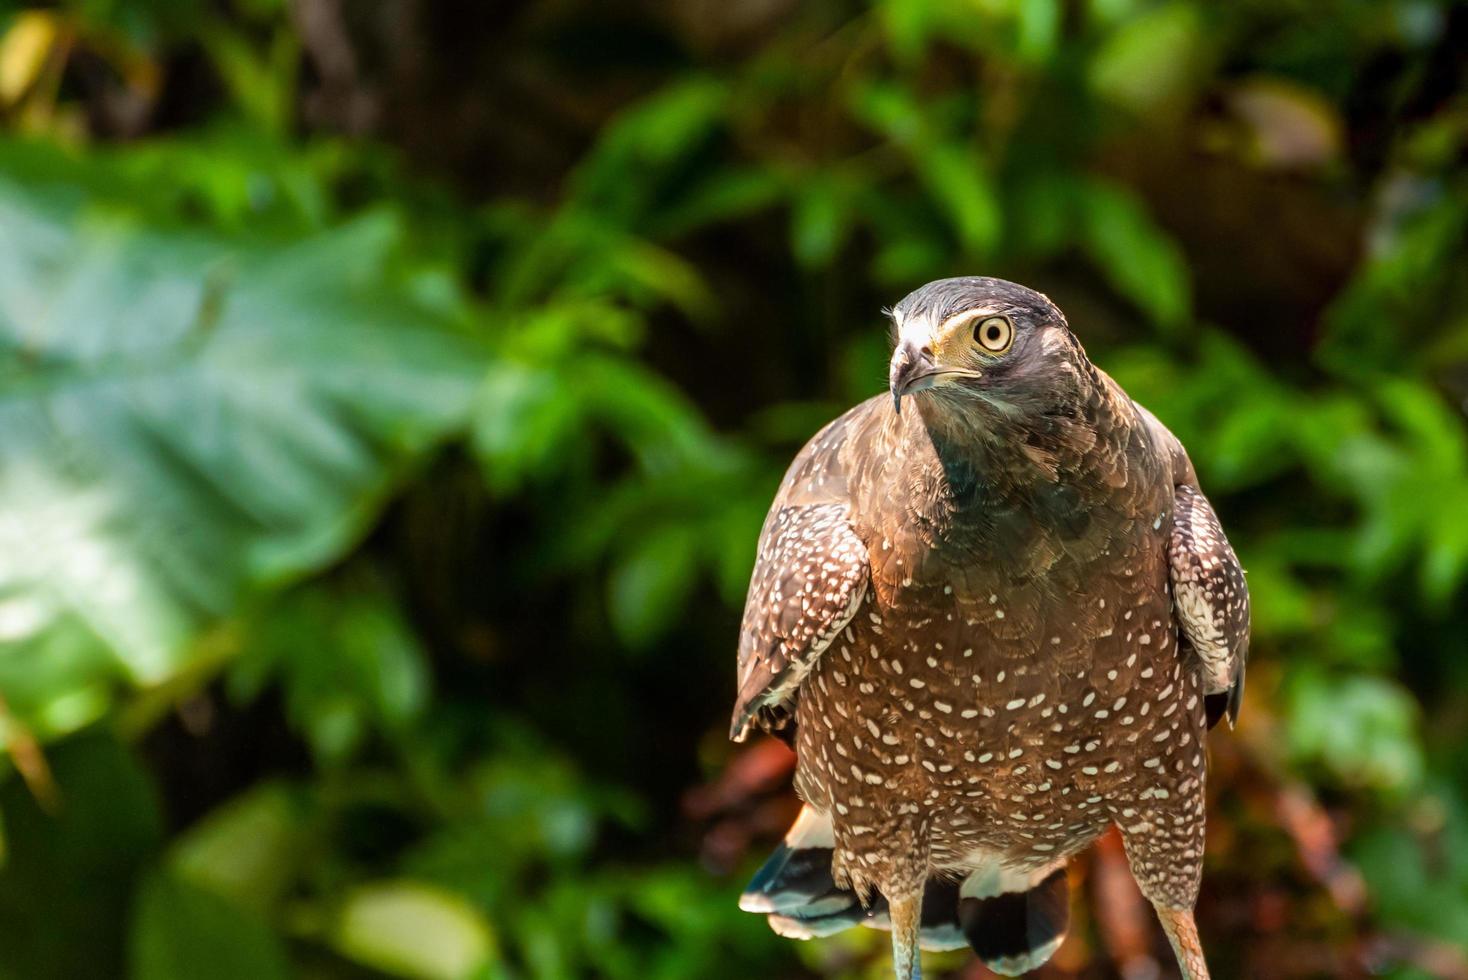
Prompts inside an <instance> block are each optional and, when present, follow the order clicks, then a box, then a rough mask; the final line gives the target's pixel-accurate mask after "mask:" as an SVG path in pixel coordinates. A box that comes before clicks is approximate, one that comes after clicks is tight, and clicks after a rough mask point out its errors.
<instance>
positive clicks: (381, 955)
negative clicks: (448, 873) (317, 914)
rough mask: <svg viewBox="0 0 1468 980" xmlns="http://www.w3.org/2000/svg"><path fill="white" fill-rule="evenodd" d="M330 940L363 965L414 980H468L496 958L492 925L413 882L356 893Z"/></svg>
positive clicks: (458, 901) (455, 899) (448, 895)
mask: <svg viewBox="0 0 1468 980" xmlns="http://www.w3.org/2000/svg"><path fill="white" fill-rule="evenodd" d="M332 941H333V943H334V945H335V946H336V947H337V949H338V950H340V951H341V952H342V954H343V955H345V956H348V957H350V958H352V959H354V960H356V961H358V962H359V963H363V964H365V965H367V966H370V967H372V968H373V969H376V970H381V971H382V972H384V973H390V974H392V975H394V976H399V977H408V978H411V980H465V978H468V977H470V976H472V975H474V974H475V973H476V972H477V971H479V970H480V969H482V968H483V967H484V966H485V965H486V964H487V963H489V962H491V961H493V959H494V958H495V945H494V934H493V933H492V932H491V931H490V927H489V923H488V922H486V921H485V920H484V918H483V917H482V916H480V915H479V913H478V912H476V911H475V910H474V908H473V907H472V906H470V905H469V903H468V902H466V901H464V899H462V898H460V897H459V896H457V895H455V894H453V893H452V892H449V891H445V890H443V889H440V888H435V887H433V886H431V885H426V884H422V883H419V882H413V881H388V882H378V883H374V884H370V885H364V886H362V887H360V888H357V889H356V890H355V891H353V892H352V893H351V894H350V895H349V896H348V897H347V900H346V902H345V903H344V904H343V905H342V909H341V912H340V915H339V917H338V920H337V923H336V926H335V929H334V930H333V933H332Z"/></svg>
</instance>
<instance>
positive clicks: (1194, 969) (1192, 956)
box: [894, 905, 1208, 980]
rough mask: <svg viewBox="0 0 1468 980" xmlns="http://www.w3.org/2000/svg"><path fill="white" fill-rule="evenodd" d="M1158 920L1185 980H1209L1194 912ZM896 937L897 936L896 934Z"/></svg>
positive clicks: (1162, 913) (1165, 913)
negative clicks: (1170, 944)
mask: <svg viewBox="0 0 1468 980" xmlns="http://www.w3.org/2000/svg"><path fill="white" fill-rule="evenodd" d="M1155 907H1156V909H1157V918H1158V919H1160V920H1161V921H1162V931H1163V932H1165V933H1167V939H1168V942H1170V943H1172V952H1173V954H1174V955H1175V956H1177V965H1178V969H1179V970H1181V971H1182V975H1183V980H1208V964H1207V962H1206V961H1204V959H1203V943H1202V941H1201V940H1200V939H1199V938H1198V925H1197V923H1195V922H1194V921H1193V910H1192V909H1190V908H1188V909H1175V908H1167V907H1166V906H1163V905H1157V906H1155ZM894 935H895V934H894Z"/></svg>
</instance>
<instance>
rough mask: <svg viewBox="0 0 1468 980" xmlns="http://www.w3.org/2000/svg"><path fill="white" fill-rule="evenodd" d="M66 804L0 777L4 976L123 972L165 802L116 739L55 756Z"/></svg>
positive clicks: (105, 978) (70, 742) (88, 742)
mask: <svg viewBox="0 0 1468 980" xmlns="http://www.w3.org/2000/svg"><path fill="white" fill-rule="evenodd" d="M47 758H48V761H49V762H50V765H51V770H52V775H53V777H54V779H55V783H56V790H57V795H58V797H59V804H58V806H57V807H56V809H55V812H47V811H46V810H44V809H42V808H41V807H40V806H39V805H38V804H37V803H36V801H35V799H34V798H33V797H32V796H31V793H30V790H29V789H28V788H27V786H26V784H25V783H24V782H23V781H22V780H20V779H19V778H17V777H16V776H15V774H14V773H10V774H8V775H6V776H4V777H3V778H0V813H4V815H5V840H6V854H5V861H4V864H3V865H0V950H4V953H3V955H0V977H6V978H8V980H9V978H13V980H30V978H32V977H68V978H73V980H92V978H97V980H113V978H115V977H117V976H119V975H120V974H121V973H122V970H123V959H124V943H125V938H126V937H125V931H124V927H125V924H126V922H127V909H128V904H129V901H130V899H131V897H132V892H133V882H134V879H135V877H136V876H137V875H138V874H139V873H140V871H141V870H142V868H143V867H144V865H145V864H146V863H148V862H149V861H151V860H152V859H153V856H154V855H155V854H156V853H157V851H158V848H159V847H160V846H161V843H162V839H163V821H162V818H161V816H160V814H159V809H158V801H157V799H156V798H155V796H154V791H153V787H152V785H151V783H150V782H149V780H148V777H147V775H146V774H145V773H144V772H143V770H142V769H141V767H140V766H139V765H138V763H137V760H136V759H135V758H134V757H133V756H132V754H131V753H129V752H128V751H127V750H126V749H124V748H123V747H122V746H121V745H119V744H118V743H117V742H116V741H114V740H112V739H110V738H107V737H105V736H102V735H97V734H87V735H79V736H77V737H74V738H71V739H67V740H65V741H62V742H59V743H57V744H55V745H53V746H51V747H50V748H49V750H48V753H47Z"/></svg>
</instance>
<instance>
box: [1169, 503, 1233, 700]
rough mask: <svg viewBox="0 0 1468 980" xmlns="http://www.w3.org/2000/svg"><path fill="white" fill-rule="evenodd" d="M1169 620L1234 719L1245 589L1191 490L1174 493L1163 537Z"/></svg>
mask: <svg viewBox="0 0 1468 980" xmlns="http://www.w3.org/2000/svg"><path fill="white" fill-rule="evenodd" d="M1167 557H1168V566H1169V569H1170V573H1171V579H1172V591H1173V600H1174V605H1173V615H1174V617H1175V618H1176V619H1177V622H1178V625H1179V627H1181V629H1182V633H1183V637H1184V638H1185V639H1186V640H1187V641H1188V644H1189V646H1191V647H1192V648H1193V651H1194V652H1195V654H1196V655H1197V656H1198V658H1199V659H1200V660H1201V661H1202V663H1203V668H1204V670H1203V676H1204V682H1203V683H1204V690H1205V692H1206V693H1207V694H1210V695H1227V698H1226V701H1227V706H1226V710H1227V712H1228V719H1229V724H1233V723H1234V722H1235V721H1237V720H1238V715H1239V701H1240V699H1241V698H1242V696H1243V692H1244V666H1245V663H1246V661H1247V658H1248V653H1249V586H1248V583H1247V582H1246V581H1245V579H1244V570H1243V568H1242V567H1241V566H1240V565H1239V559H1238V557H1237V556H1236V555H1235V554H1234V550H1233V548H1232V547H1231V546H1230V545H1229V543H1228V538H1227V537H1225V536H1224V533H1223V527H1222V526H1221V525H1220V524H1219V522H1218V515H1217V514H1215V513H1214V512H1213V506H1212V505H1211V504H1210V503H1209V502H1208V498H1207V497H1205V496H1203V493H1202V491H1200V490H1199V489H1198V488H1197V487H1195V486H1192V485H1189V484H1184V485H1182V486H1179V487H1177V488H1176V491H1175V496H1174V500H1173V512H1172V533H1171V534H1170V535H1169V538H1168V555H1167Z"/></svg>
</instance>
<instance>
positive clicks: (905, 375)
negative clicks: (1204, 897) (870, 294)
mask: <svg viewBox="0 0 1468 980" xmlns="http://www.w3.org/2000/svg"><path fill="white" fill-rule="evenodd" d="M891 318H892V325H893V330H894V335H895V345H894V348H895V349H894V351H893V354H892V360H891V365H890V375H889V380H890V389H891V390H890V395H883V396H879V397H876V398H872V399H870V400H868V401H865V402H863V403H861V404H860V405H857V406H856V407H855V408H853V409H851V410H850V411H848V412H847V413H846V414H845V415H842V416H841V417H840V418H838V419H836V420H835V421H834V422H832V423H830V424H829V425H827V426H826V427H825V428H824V429H822V430H821V431H820V432H819V433H817V434H816V436H815V438H813V439H812V440H811V441H810V443H809V444H808V445H806V447H805V448H804V449H802V450H801V452H800V454H799V455H798V456H797V457H796V458H795V462H794V463H793V464H792V465H791V467H790V469H789V472H788V473H787V474H786V476H785V479H784V481H783V482H782V483H781V485H780V489H779V491H778V493H777V495H776V497H775V501H774V504H773V506H772V507H771V508H770V512H769V516H768V517H767V518H766V520H765V525H764V530H763V532H762V533H761V535H760V541H759V550H758V557H757V560H756V563H755V568H754V573H753V576H752V578H751V581H750V587H749V598H748V601H747V604H746V606H745V610H744V620H743V624H742V627H741V630H740V636H739V664H738V697H737V701H736V704H735V707H734V718H733V726H732V731H731V737H732V738H733V739H735V740H736V741H742V740H743V739H745V738H746V737H748V736H749V734H750V733H751V732H752V731H754V730H757V729H758V730H763V731H766V732H771V733H773V734H775V735H777V736H779V737H781V738H783V739H785V740H786V741H787V742H788V743H789V744H790V745H791V746H792V747H793V748H794V749H795V752H796V756H797V764H796V774H795V789H796V792H797V793H798V794H799V796H800V797H801V799H802V801H803V802H804V808H803V810H802V811H801V813H800V816H799V818H798V819H797V820H796V822H795V825H794V826H793V827H792V828H791V829H790V832H789V833H788V834H787V835H786V838H785V841H784V843H783V844H782V845H781V846H780V847H779V848H778V850H777V851H776V852H775V854H774V855H773V856H772V857H771V858H770V860H769V861H768V862H767V863H766V864H765V866H764V867H763V868H761V869H760V871H759V872H758V874H757V875H756V876H755V878H754V880H753V881H752V882H751V883H750V885H749V887H748V888H747V889H746V891H745V893H744V895H743V897H742V899H741V902H740V904H741V907H742V908H744V909H745V910H747V911H751V912H757V913H761V914H764V915H766V916H768V918H769V922H770V925H771V926H772V927H773V928H774V930H775V931H776V932H777V933H780V934H782V935H786V936H790V937H795V938H809V937H812V936H821V935H827V934H830V933H832V932H836V931H839V930H841V929H844V928H847V927H850V926H852V925H857V924H865V925H872V926H876V927H879V928H886V929H890V930H891V933H892V954H893V964H894V968H895V972H896V975H897V977H898V978H899V980H908V978H913V977H917V976H919V975H920V966H919V949H920V948H928V949H953V948H959V947H961V946H963V945H969V946H971V947H972V948H973V949H974V951H975V952H976V953H977V954H978V956H979V957H980V958H981V959H982V960H983V961H984V962H985V963H986V964H987V965H988V966H989V967H990V968H991V969H992V970H994V971H995V972H997V973H1001V974H1005V975H1018V974H1020V973H1023V972H1025V971H1028V970H1031V969H1034V968H1036V967H1038V966H1039V965H1041V964H1043V963H1044V962H1045V961H1046V960H1047V959H1048V958H1049V957H1050V956H1051V954H1053V953H1054V951H1055V950H1056V948H1057V947H1058V946H1059V945H1060V943H1061V941H1062V939H1063V938H1064V936H1065V931H1066V928H1067V924H1068V919H1069V890H1068V886H1067V882H1066V870H1065V869H1066V863H1067V861H1068V860H1069V859H1070V858H1071V857H1072V856H1073V855H1075V854H1077V853H1078V852H1080V851H1081V850H1083V849H1085V848H1086V847H1087V846H1088V845H1090V844H1091V842H1093V841H1094V840H1095V839H1096V838H1097V837H1098V836H1100V835H1101V834H1103V833H1105V832H1106V831H1107V830H1108V829H1109V828H1111V827H1112V826H1115V827H1117V828H1119V830H1120V834H1121V838H1122V841H1123V843H1124V845H1125V849H1126V853H1127V858H1128V862H1129V864H1130V866H1131V870H1132V873H1133V875H1134V876H1135V878H1136V881H1137V884H1138V885H1139V886H1140V888H1141V891H1142V893H1143V894H1144V895H1145V896H1146V897H1147V899H1148V900H1149V901H1150V902H1151V904H1152V905H1153V907H1154V908H1155V910H1156V912H1157V916H1158V918H1159V920H1160V921H1161V924H1162V927H1163V930H1164V931H1165V932H1166V934H1167V937H1168V939H1169V941H1170V942H1171V944H1172V948H1173V951H1174V953H1175V954H1176V956H1177V960H1178V965H1179V967H1180V969H1181V971H1182V975H1183V977H1184V978H1185V980H1206V978H1207V977H1208V969H1207V965H1206V963H1205V961H1204V956H1203V949H1202V946H1201V943H1200V941H1199V938H1198V931H1197V927H1196V925H1195V923H1194V918H1193V906H1194V903H1195V900H1196V898H1197V894H1198V886H1199V881H1200V878H1201V874H1202V860H1203V838H1204V835H1203V828H1204V793H1203V790H1204V776H1205V767H1206V763H1205V757H1206V752H1205V749H1204V744H1203V742H1204V738H1205V736H1206V734H1207V731H1208V729H1210V728H1211V727H1213V725H1214V724H1215V723H1216V722H1217V721H1218V720H1219V719H1220V718H1223V717H1227V718H1228V720H1229V723H1230V725H1232V724H1233V722H1234V721H1235V720H1236V719H1237V717H1238V711H1239V703H1240V697H1241V695H1242V693H1243V688H1244V663H1245V656H1246V653H1247V649H1248V644H1249V596H1248V590H1247V587H1246V585H1245V582H1244V574H1243V570H1242V569H1241V568H1240V567H1239V562H1238V559H1237V558H1236V557H1235V556H1234V552H1233V549H1232V548H1231V547H1230V546H1229V543H1228V539H1227V538H1225V537H1224V534H1223V530H1222V528H1221V527H1220V526H1219V521H1218V516H1217V515H1216V514H1215V513H1214V511H1213V507H1212V506H1211V505H1210V504H1209V502H1208V498H1207V497H1205V496H1204V495H1203V493H1202V491H1201V490H1200V489H1199V487H1198V478H1197V475H1196V473H1195V472H1194V470H1193V466H1192V464H1191V462H1190V461H1189V459H1188V454H1187V452H1186V451H1185V450H1184V449H1183V447H1182V445H1181V443H1179V442H1178V440H1177V439H1176V438H1175V437H1174V436H1173V435H1172V433H1170V432H1169V431H1168V430H1167V429H1166V428H1165V427H1164V426H1163V425H1162V423H1160V422H1159V421H1158V420H1157V419H1156V418H1155V417H1153V416H1152V414H1151V413H1149V412H1148V411H1147V410H1146V409H1144V408H1142V407H1141V406H1140V405H1138V404H1136V403H1135V402H1134V401H1132V400H1131V399H1130V398H1129V397H1127V395H1126V393H1125V392H1124V391H1122V389H1121V388H1120V387H1119V386H1118V385H1117V384H1116V382H1115V381H1113V380H1111V378H1109V377H1108V376H1107V375H1106V374H1105V373H1104V372H1102V371H1101V370H1099V369H1098V368H1097V367H1095V365H1093V364H1092V363H1091V361H1090V360H1089V359H1088V358H1087V356H1086V353H1085V351H1084V350H1083V349H1082V347H1081V344H1080V341H1079V340H1077V338H1076V336H1075V334H1073V333H1072V332H1071V330H1070V327H1069V325H1068V324H1067V322H1066V318H1065V316H1064V314H1062V313H1061V311H1060V310H1059V309H1058V308H1057V307H1056V306H1055V304H1053V303H1052V302H1051V301H1050V300H1049V299H1048V298H1046V297H1045V296H1043V295H1041V294H1040V293H1037V292H1035V291H1033V290H1031V289H1027V288H1025V287H1024V286H1019V285H1016V284H1015V283H1011V282H1006V281H1004V280H1001V279H990V278H980V277H969V278H959V279H944V280H940V281H937V282H932V283H929V284H928V285H926V286H923V287H922V288H921V289H918V290H917V291H915V292H913V293H912V294H911V295H909V296H908V297H907V298H906V299H904V300H902V302H900V303H899V304H897V306H896V308H895V309H893V310H892V311H891Z"/></svg>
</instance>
